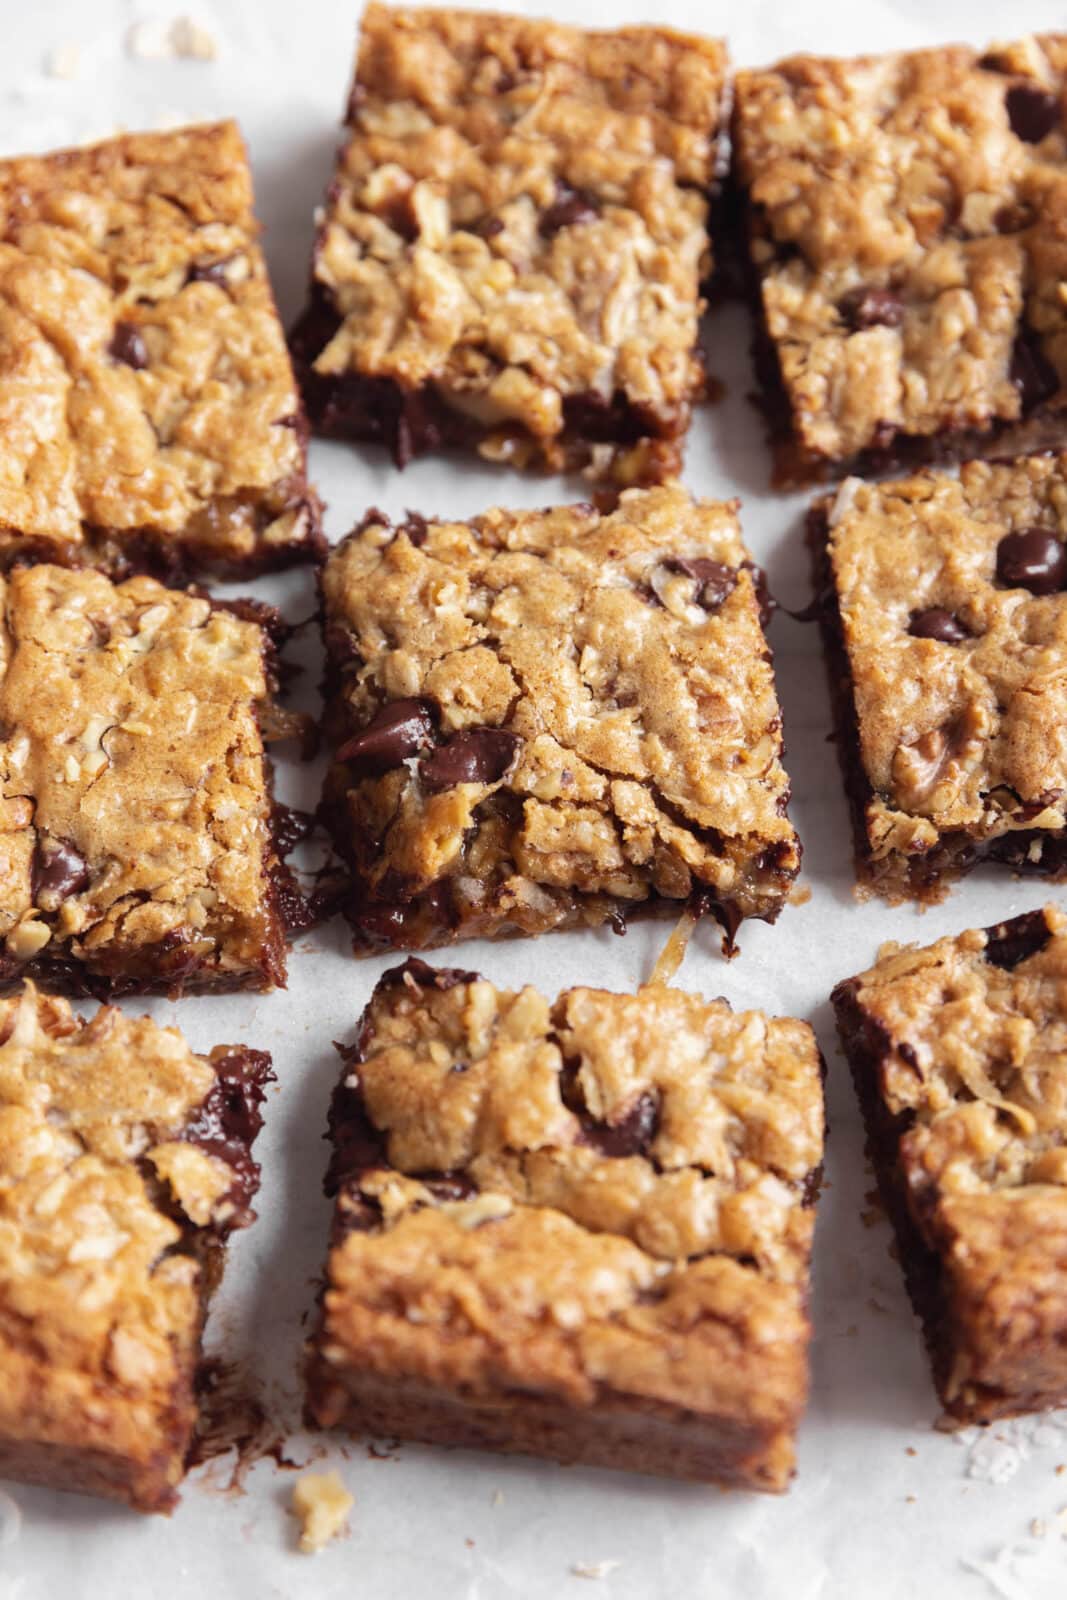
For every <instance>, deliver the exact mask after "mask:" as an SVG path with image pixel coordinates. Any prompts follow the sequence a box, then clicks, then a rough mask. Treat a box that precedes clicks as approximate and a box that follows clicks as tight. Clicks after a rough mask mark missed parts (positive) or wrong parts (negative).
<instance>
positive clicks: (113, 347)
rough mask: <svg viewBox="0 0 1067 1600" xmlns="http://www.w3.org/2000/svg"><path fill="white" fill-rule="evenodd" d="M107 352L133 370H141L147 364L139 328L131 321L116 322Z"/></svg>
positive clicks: (145, 347)
mask: <svg viewBox="0 0 1067 1600" xmlns="http://www.w3.org/2000/svg"><path fill="white" fill-rule="evenodd" d="M107 353H108V355H109V356H112V357H113V358H114V360H116V361H121V362H122V363H123V365H124V366H127V367H132V368H133V369H134V371H135V372H143V371H144V369H145V367H147V365H148V349H147V346H146V345H145V342H144V339H143V337H142V335H141V330H140V328H138V327H137V325H136V323H133V322H116V324H115V331H114V333H113V334H112V335H111V343H110V344H109V345H108V347H107Z"/></svg>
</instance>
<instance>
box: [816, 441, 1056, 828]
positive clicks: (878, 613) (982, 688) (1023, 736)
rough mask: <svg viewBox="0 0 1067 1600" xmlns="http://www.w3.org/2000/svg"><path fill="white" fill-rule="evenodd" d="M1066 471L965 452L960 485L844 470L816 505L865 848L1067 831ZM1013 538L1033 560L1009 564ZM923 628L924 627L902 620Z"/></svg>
mask: <svg viewBox="0 0 1067 1600" xmlns="http://www.w3.org/2000/svg"><path fill="white" fill-rule="evenodd" d="M1065 466H1067V457H1063V456H1049V455H1045V456H1034V457H1031V458H1029V459H1026V460H1020V461H1016V462H1013V463H1010V464H1006V465H999V466H992V465H986V464H984V463H970V464H968V465H965V466H964V467H963V468H962V471H961V474H960V477H959V479H958V480H957V479H955V478H952V477H948V476H946V475H945V474H943V473H937V472H921V473H918V474H916V475H915V476H914V477H912V478H906V479H902V480H899V481H897V482H889V483H882V484H874V483H861V482H860V481H859V480H858V479H854V478H850V479H847V480H846V481H845V483H844V484H843V485H842V486H841V489H840V490H839V491H838V493H837V495H836V497H833V498H829V499H826V500H824V501H822V502H820V505H821V507H822V508H823V509H824V510H825V511H826V513H827V516H828V520H829V524H830V527H829V535H828V537H829V556H830V562H831V565H832V569H833V578H834V586H835V590H836V596H837V601H838V604H839V607H840V611H841V620H842V629H843V634H844V642H845V647H846V649H847V652H848V657H849V667H850V673H851V680H852V692H853V696H854V701H855V708H856V714H857V721H858V728H859V742H860V749H861V754H862V760H863V767H864V771H865V773H866V775H867V778H868V781H869V783H870V785H871V787H872V789H873V790H874V791H875V794H874V795H873V797H872V798H871V800H870V802H869V804H868V806H867V833H868V839H869V843H870V848H871V852H872V855H874V856H875V857H876V858H877V857H882V856H886V855H888V854H890V853H892V852H894V851H903V852H905V853H907V854H921V853H922V852H923V851H925V850H928V849H929V848H930V847H931V846H932V845H934V844H935V843H936V842H937V840H938V838H939V837H940V836H942V835H943V834H945V833H948V832H950V831H953V830H963V831H964V832H965V833H966V834H968V835H969V836H972V837H974V838H976V839H979V840H981V839H986V838H992V837H995V836H997V835H1000V834H1005V833H1009V832H1010V831H1012V830H1013V829H1048V830H1050V831H1053V832H1055V831H1058V830H1060V829H1062V828H1063V826H1064V817H1065V813H1067V731H1065V730H1067V593H1064V592H1063V591H1062V590H1061V589H1060V588H1059V587H1058V585H1059V583H1060V581H1061V574H1060V572H1059V568H1060V566H1061V565H1062V564H1064V563H1065V561H1067V558H1065V557H1064V555H1063V541H1064V539H1065V536H1067V479H1065V476H1064V469H1065ZM1013 538H1014V540H1015V543H1014V544H1013ZM1020 540H1022V541H1028V544H1027V543H1023V545H1022V553H1023V556H1024V557H1025V555H1026V551H1027V549H1028V548H1029V549H1030V552H1031V559H1030V564H1029V567H1027V564H1026V561H1025V560H1023V561H1022V562H1020V561H1019V560H1018V559H1016V560H1015V561H1014V564H1013V562H1012V552H1013V550H1015V551H1018V549H1019V541H1020ZM1035 560H1036V565H1035ZM1043 590H1050V592H1041V591H1043ZM1035 591H1037V592H1035ZM934 613H942V614H943V615H942V616H941V618H940V619H938V618H937V617H934ZM931 618H933V621H932V622H930V619H931ZM925 626H932V628H933V630H934V633H935V636H934V637H921V636H917V635H916V633H915V632H914V631H912V630H914V629H915V628H916V627H918V628H920V629H921V628H923V627H925Z"/></svg>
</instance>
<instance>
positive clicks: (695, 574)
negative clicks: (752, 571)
mask: <svg viewBox="0 0 1067 1600" xmlns="http://www.w3.org/2000/svg"><path fill="white" fill-rule="evenodd" d="M664 566H666V567H667V568H668V570H669V571H671V572H682V573H684V574H685V576H686V577H687V578H692V579H693V580H694V582H695V583H696V591H695V593H694V595H693V599H694V601H695V603H696V604H697V605H698V606H700V607H701V608H702V609H703V610H704V611H709V612H711V611H718V609H719V607H720V606H721V605H722V603H723V601H724V600H726V599H727V598H728V596H729V595H731V594H732V593H733V591H734V589H735V588H736V587H737V573H736V572H735V571H734V569H733V567H727V566H724V565H723V563H722V562H721V561H708V560H705V559H704V558H703V557H701V558H699V559H697V560H695V561H690V560H688V559H687V558H685V557H683V556H674V557H672V558H671V559H670V560H669V561H665V562H664Z"/></svg>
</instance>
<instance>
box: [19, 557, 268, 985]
mask: <svg viewBox="0 0 1067 1600" xmlns="http://www.w3.org/2000/svg"><path fill="white" fill-rule="evenodd" d="M268 649H269V642H268V640H267V638H266V635H265V634H264V632H263V630H262V629H261V628H260V627H258V626H257V625H256V624H255V623H253V622H248V621H244V620H241V619H239V618H238V617H236V616H234V615H232V614H231V613H230V612H228V611H225V610H222V609H217V608H214V607H213V606H212V605H211V603H210V602H209V601H207V600H205V599H203V598H200V597H197V596H195V595H192V594H186V593H183V592H181V591H176V590H170V589H165V588H163V587H162V586H161V585H160V584H158V583H156V582H155V581H154V580H153V579H151V578H133V579H130V580H128V581H127V582H126V583H123V584H118V585H116V584H113V583H111V582H110V580H109V579H107V578H105V577H104V576H103V575H102V574H100V573H96V572H87V571H82V572H78V571H71V570H68V569H66V568H61V567H54V566H40V567H30V568H20V569H16V570H14V571H12V572H11V573H9V574H8V575H7V577H4V576H2V575H0V867H2V871H0V977H4V978H10V977H11V976H12V975H14V974H15V973H16V972H17V971H19V970H20V969H21V968H22V967H24V966H25V965H26V964H27V963H32V962H36V963H38V970H40V971H42V972H44V971H49V972H51V975H52V977H53V978H54V979H56V980H57V981H59V982H62V983H72V984H73V985H74V986H75V987H77V986H78V985H80V984H82V983H83V982H84V984H86V985H88V986H90V987H91V986H92V982H93V979H94V977H99V979H100V980H101V986H103V987H106V986H107V981H108V980H116V981H119V980H121V981H122V982H123V983H125V985H126V986H127V987H133V988H143V987H151V986H153V985H155V986H161V987H164V988H166V987H169V986H171V985H177V986H180V985H181V983H182V982H183V981H187V982H188V984H189V986H190V987H197V986H199V987H223V988H225V987H230V988H240V987H244V986H248V985H249V984H251V985H253V986H256V987H270V986H271V985H272V984H273V983H276V982H282V981H284V977H285V961H284V947H283V943H282V930H281V928H280V925H279V919H278V916H277V912H276V909H275V903H274V894H273V890H272V887H271V883H270V876H269V874H270V867H271V863H272V861H273V853H274V847H273V842H272V837H271V809H272V808H271V799H270V793H269V784H268V774H267V770H266V765H265V758H264V754H263V740H262V736H261V733H260V729H259V726H258V721H257V712H258V711H259V710H261V709H263V708H264V707H265V706H266V705H267V704H268V701H269V685H268V682H267V675H266V662H265V654H266V652H267V650H268Z"/></svg>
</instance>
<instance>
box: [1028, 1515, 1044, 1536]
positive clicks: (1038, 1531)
mask: <svg viewBox="0 0 1067 1600" xmlns="http://www.w3.org/2000/svg"><path fill="white" fill-rule="evenodd" d="M1030 1534H1031V1537H1033V1538H1034V1539H1046V1538H1047V1537H1048V1523H1047V1522H1046V1521H1045V1519H1044V1518H1043V1517H1035V1518H1034V1520H1033V1522H1031V1524H1030Z"/></svg>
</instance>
